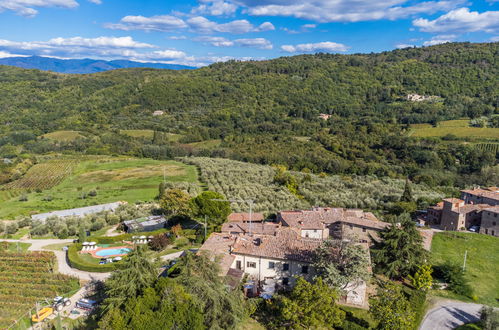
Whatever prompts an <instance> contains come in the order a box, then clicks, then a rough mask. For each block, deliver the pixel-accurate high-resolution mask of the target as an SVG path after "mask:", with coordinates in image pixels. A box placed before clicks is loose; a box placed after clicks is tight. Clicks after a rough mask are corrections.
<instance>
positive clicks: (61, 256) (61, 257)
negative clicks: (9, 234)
mask: <svg viewBox="0 0 499 330" xmlns="http://www.w3.org/2000/svg"><path fill="white" fill-rule="evenodd" d="M0 241H7V242H13V243H15V242H21V243H31V246H30V247H29V248H28V250H29V251H51V252H54V253H55V256H56V257H57V269H58V271H59V273H61V274H65V275H71V276H76V277H78V278H79V279H80V280H85V281H89V280H101V281H102V280H105V279H106V278H108V277H109V275H110V274H111V273H91V272H85V271H82V270H78V269H76V268H71V266H70V265H69V263H68V260H67V258H66V252H64V251H62V250H61V251H53V250H45V249H43V247H44V246H46V245H49V244H60V243H68V244H69V243H72V242H73V240H72V239H24V240H16V239H0Z"/></svg>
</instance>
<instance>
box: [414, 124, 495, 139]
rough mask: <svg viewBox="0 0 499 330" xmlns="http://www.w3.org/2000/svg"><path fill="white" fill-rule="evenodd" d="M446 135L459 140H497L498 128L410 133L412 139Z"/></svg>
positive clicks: (431, 129)
mask: <svg viewBox="0 0 499 330" xmlns="http://www.w3.org/2000/svg"><path fill="white" fill-rule="evenodd" d="M448 134H452V135H455V136H457V137H460V138H476V139H499V128H488V127H487V128H482V127H453V126H439V127H425V128H415V129H413V131H412V132H411V136H413V137H442V136H446V135H448Z"/></svg>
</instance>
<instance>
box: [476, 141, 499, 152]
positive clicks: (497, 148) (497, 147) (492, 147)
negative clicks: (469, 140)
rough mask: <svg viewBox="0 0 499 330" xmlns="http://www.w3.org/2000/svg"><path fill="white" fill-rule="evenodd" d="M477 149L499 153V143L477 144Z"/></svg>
mask: <svg viewBox="0 0 499 330" xmlns="http://www.w3.org/2000/svg"><path fill="white" fill-rule="evenodd" d="M475 147H476V148H478V149H480V150H483V151H492V152H495V153H496V154H497V153H499V143H477V144H476V145H475Z"/></svg>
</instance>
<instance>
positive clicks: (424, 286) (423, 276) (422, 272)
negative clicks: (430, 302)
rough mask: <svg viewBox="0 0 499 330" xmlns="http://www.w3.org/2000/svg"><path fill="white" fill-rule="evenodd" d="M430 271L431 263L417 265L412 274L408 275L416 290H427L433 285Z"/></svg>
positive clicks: (431, 270) (431, 271)
mask: <svg viewBox="0 0 499 330" xmlns="http://www.w3.org/2000/svg"><path fill="white" fill-rule="evenodd" d="M432 273H433V269H432V267H431V265H428V264H424V265H421V266H419V268H418V270H417V271H416V273H415V274H414V276H411V275H409V279H410V280H411V282H412V285H413V286H414V287H415V288H416V289H417V290H423V291H428V290H429V289H431V287H432V286H433V277H432V276H431V274H432Z"/></svg>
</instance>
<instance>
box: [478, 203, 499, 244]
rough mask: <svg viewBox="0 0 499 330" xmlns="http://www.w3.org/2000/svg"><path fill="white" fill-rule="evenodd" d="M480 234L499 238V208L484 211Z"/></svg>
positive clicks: (489, 208)
mask: <svg viewBox="0 0 499 330" xmlns="http://www.w3.org/2000/svg"><path fill="white" fill-rule="evenodd" d="M480 233H481V234H485V235H491V236H496V237H499V206H497V205H496V206H492V207H488V208H486V209H483V211H482V224H481V226H480Z"/></svg>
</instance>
